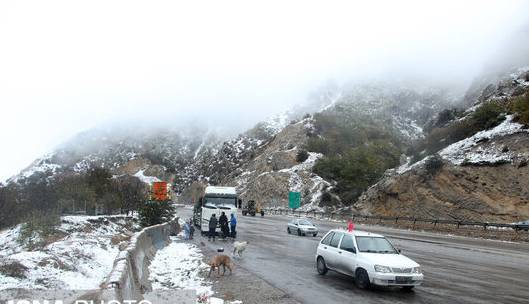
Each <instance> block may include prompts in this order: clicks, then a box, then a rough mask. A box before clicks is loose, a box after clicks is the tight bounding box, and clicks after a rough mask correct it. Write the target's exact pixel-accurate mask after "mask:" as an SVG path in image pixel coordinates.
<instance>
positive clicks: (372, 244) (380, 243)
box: [356, 236, 397, 253]
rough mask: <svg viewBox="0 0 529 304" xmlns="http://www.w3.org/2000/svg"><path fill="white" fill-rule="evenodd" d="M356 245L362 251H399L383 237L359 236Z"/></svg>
mask: <svg viewBox="0 0 529 304" xmlns="http://www.w3.org/2000/svg"><path fill="white" fill-rule="evenodd" d="M356 245H357V246H358V250H359V251H360V252H373V253H397V251H396V250H395V248H393V245H391V243H390V242H389V241H388V240H386V239H385V238H383V237H371V236H357V237H356Z"/></svg>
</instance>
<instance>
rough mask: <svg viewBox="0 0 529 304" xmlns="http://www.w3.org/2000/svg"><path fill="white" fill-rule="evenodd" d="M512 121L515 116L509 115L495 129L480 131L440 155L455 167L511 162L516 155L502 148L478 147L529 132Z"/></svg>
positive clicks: (442, 151)
mask: <svg viewBox="0 0 529 304" xmlns="http://www.w3.org/2000/svg"><path fill="white" fill-rule="evenodd" d="M512 120H513V116H512V115H507V117H506V118H505V120H504V121H503V122H502V123H501V124H499V125H498V126H496V127H495V128H493V129H490V130H485V131H480V132H478V133H476V134H474V135H473V136H471V137H469V138H465V139H463V140H461V141H458V142H456V143H454V144H451V145H450V146H448V147H446V148H445V149H443V150H441V152H440V153H439V154H440V155H441V157H443V158H444V159H446V160H448V161H450V162H451V163H453V164H455V165H461V164H483V163H487V164H495V163H500V162H511V161H512V159H513V157H515V156H516V155H513V154H512V153H511V152H502V148H501V147H497V146H495V145H494V144H489V145H484V146H479V147H476V146H477V145H478V144H479V143H480V142H482V141H484V140H487V141H488V140H491V139H494V138H497V137H502V136H506V135H511V134H515V133H520V132H527V130H525V129H522V127H523V125H521V124H519V123H516V122H513V121H512Z"/></svg>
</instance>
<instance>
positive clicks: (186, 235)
mask: <svg viewBox="0 0 529 304" xmlns="http://www.w3.org/2000/svg"><path fill="white" fill-rule="evenodd" d="M190 232H191V228H190V227H189V223H188V222H186V223H185V224H184V240H189V235H190Z"/></svg>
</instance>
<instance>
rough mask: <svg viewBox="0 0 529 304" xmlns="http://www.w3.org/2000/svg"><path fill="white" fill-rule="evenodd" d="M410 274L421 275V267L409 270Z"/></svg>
mask: <svg viewBox="0 0 529 304" xmlns="http://www.w3.org/2000/svg"><path fill="white" fill-rule="evenodd" d="M411 273H417V274H421V273H422V270H421V267H413V269H412V270H411Z"/></svg>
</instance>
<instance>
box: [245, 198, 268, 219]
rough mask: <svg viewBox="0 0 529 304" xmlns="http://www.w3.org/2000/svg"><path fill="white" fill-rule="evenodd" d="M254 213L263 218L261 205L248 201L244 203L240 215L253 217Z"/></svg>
mask: <svg viewBox="0 0 529 304" xmlns="http://www.w3.org/2000/svg"><path fill="white" fill-rule="evenodd" d="M256 213H260V214H261V216H264V210H263V208H261V205H260V204H258V203H256V202H255V201H254V200H249V201H247V202H246V204H245V205H244V207H242V215H244V216H246V215H248V214H249V215H251V216H255V214H256Z"/></svg>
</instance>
